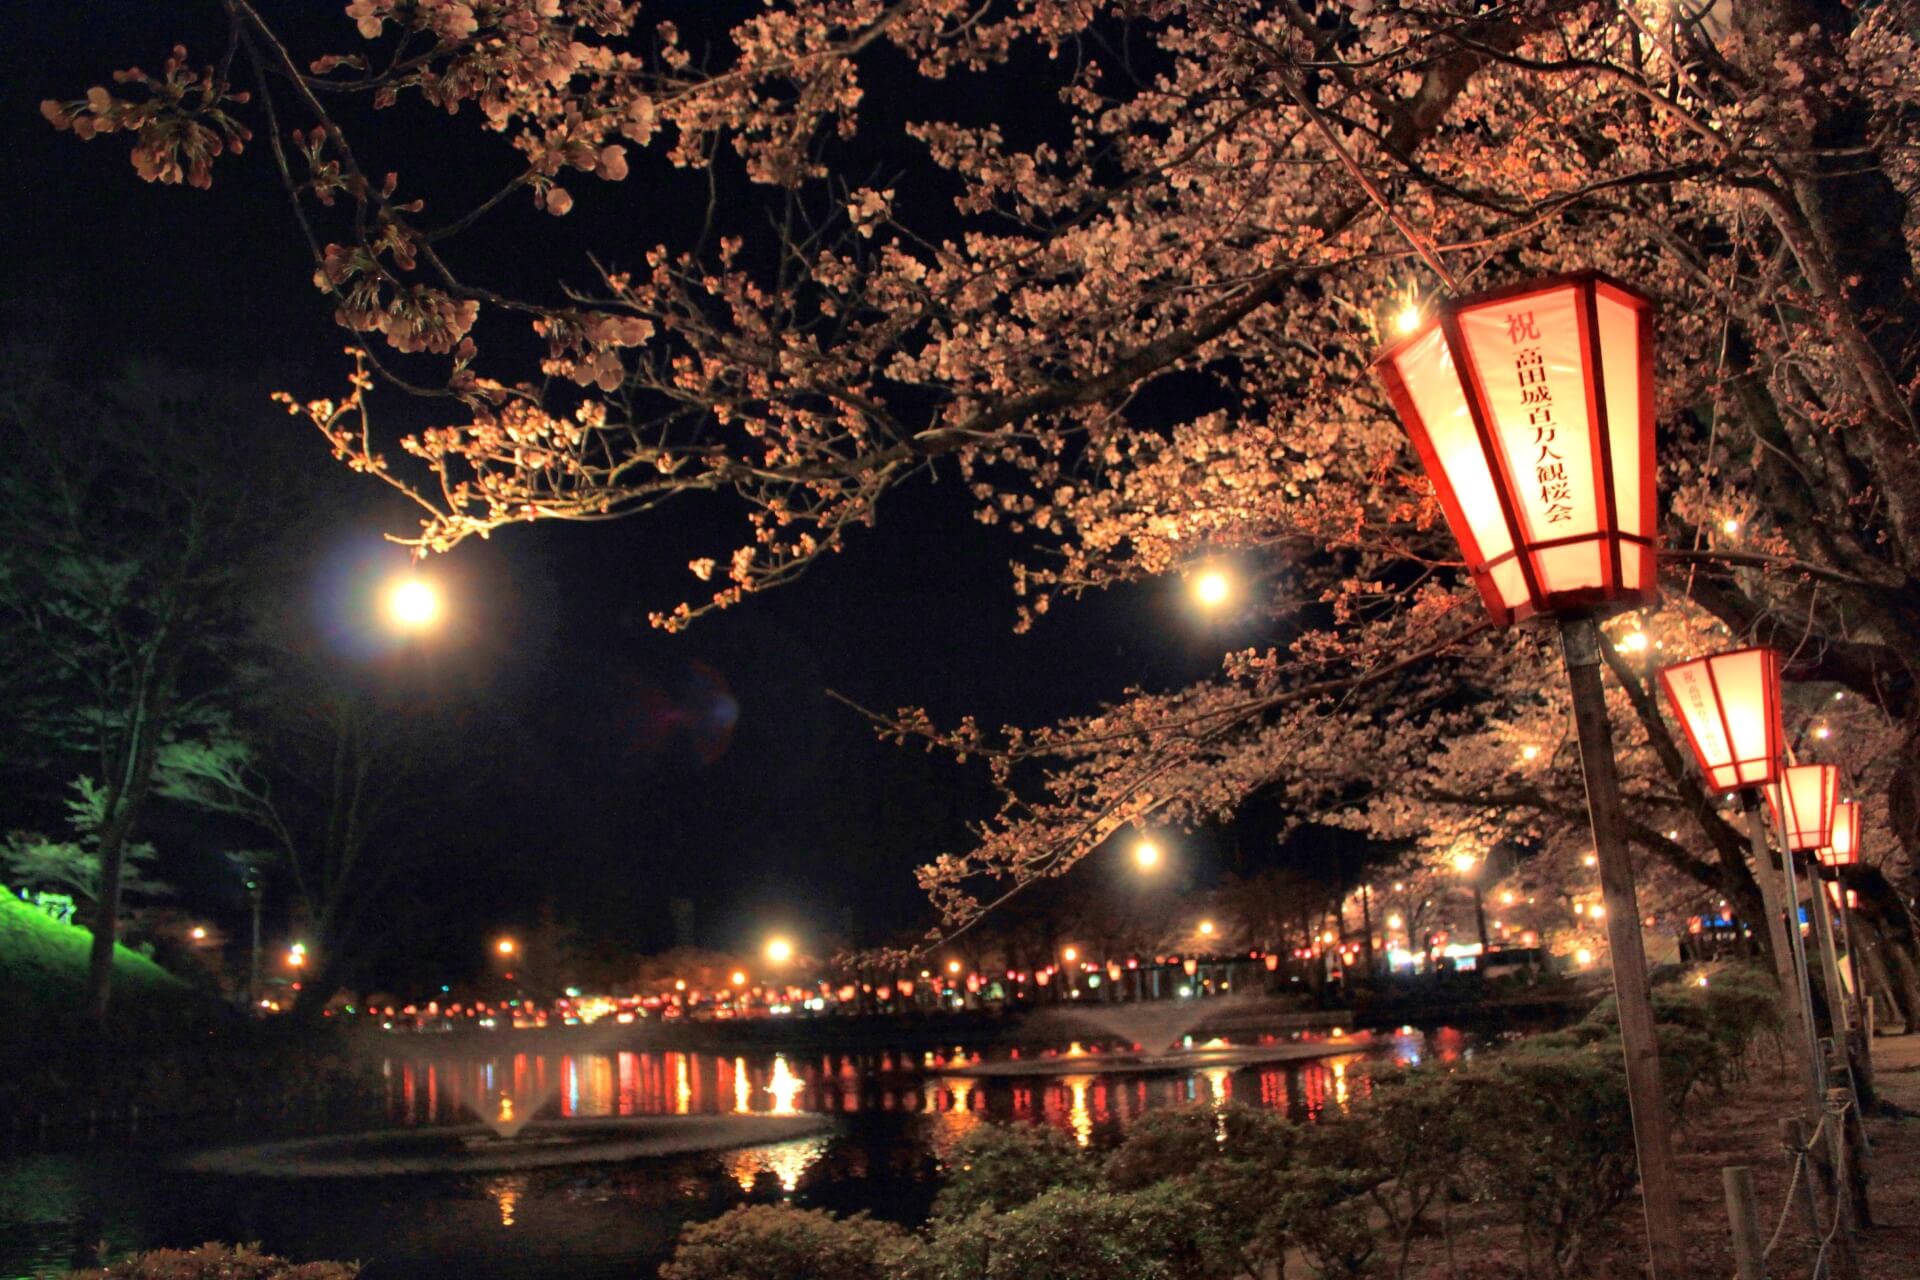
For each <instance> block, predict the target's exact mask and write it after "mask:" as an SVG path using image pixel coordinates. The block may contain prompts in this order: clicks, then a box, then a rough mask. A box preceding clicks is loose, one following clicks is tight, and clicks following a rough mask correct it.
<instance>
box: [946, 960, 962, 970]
mask: <svg viewBox="0 0 1920 1280" xmlns="http://www.w3.org/2000/svg"><path fill="white" fill-rule="evenodd" d="M947 972H948V973H958V972H960V962H959V961H958V960H949V961H947Z"/></svg>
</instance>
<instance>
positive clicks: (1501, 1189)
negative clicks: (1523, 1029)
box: [1461, 1044, 1637, 1275]
mask: <svg viewBox="0 0 1920 1280" xmlns="http://www.w3.org/2000/svg"><path fill="white" fill-rule="evenodd" d="M1461 1088H1462V1096H1463V1098H1464V1100H1465V1102H1466V1104H1467V1105H1466V1108H1465V1110H1466V1119H1467V1123H1468V1124H1469V1126H1470V1128H1469V1130H1468V1133H1469V1142H1470V1144H1471V1151H1472V1164H1473V1172H1474V1174H1475V1177H1476V1180H1477V1182H1478V1185H1479V1189H1480V1192H1481V1194H1482V1195H1483V1196H1484V1197H1486V1198H1487V1199H1490V1200H1493V1201H1495V1202H1497V1203H1499V1204H1501V1205H1503V1206H1505V1207H1506V1208H1507V1210H1508V1211H1509V1213H1510V1214H1511V1216H1512V1217H1513V1219H1514V1221H1515V1222H1516V1223H1517V1224H1518V1225H1519V1227H1520V1231H1521V1239H1522V1241H1523V1243H1524V1246H1525V1248H1526V1250H1527V1254H1528V1257H1529V1262H1530V1263H1531V1259H1532V1257H1533V1256H1534V1254H1535V1252H1536V1250H1540V1251H1543V1252H1544V1255H1545V1257H1546V1260H1547V1263H1548V1265H1549V1267H1550V1268H1551V1269H1552V1272H1553V1274H1554V1275H1562V1274H1564V1273H1565V1268H1566V1266H1567V1264H1568V1263H1569V1262H1570V1261H1571V1260H1572V1259H1573V1257H1574V1256H1575V1255H1576V1254H1577V1253H1578V1252H1579V1251H1580V1247H1581V1245H1582V1244H1583V1243H1584V1242H1585V1241H1586V1240H1587V1239H1588V1238H1589V1237H1590V1235H1591V1234H1592V1233H1593V1231H1594V1229H1595V1228H1597V1227H1598V1226H1599V1225H1600V1224H1601V1223H1602V1222H1603V1221H1604V1220H1605V1219H1606V1217H1607V1216H1608V1215H1609V1214H1611V1213H1612V1212H1613V1211H1614V1209H1616V1208H1617V1207H1618V1206H1619V1204H1620V1202H1621V1201H1622V1200H1624V1199H1625V1198H1626V1196H1627V1194H1628V1192H1630V1191H1631V1190H1632V1189H1633V1185H1634V1182H1635V1180H1636V1177H1637V1171H1636V1167H1635V1163H1634V1147H1633V1122H1632V1118H1631V1116H1630V1114H1629V1112H1628V1108H1627V1090H1626V1077H1625V1074H1624V1073H1623V1072H1622V1070H1621V1067H1620V1062H1619V1057H1618V1054H1617V1052H1616V1053H1615V1054H1613V1055H1607V1054H1604V1053H1596V1052H1594V1051H1593V1050H1591V1049H1588V1050H1581V1051H1576V1052H1566V1051H1553V1050H1541V1049H1529V1048H1528V1047H1527V1046H1526V1045H1524V1044H1521V1045H1516V1046H1514V1047H1513V1048H1512V1049H1509V1050H1508V1051H1506V1052H1504V1053H1501V1054H1500V1055H1498V1056H1497V1057H1496V1058H1495V1059H1494V1060H1493V1061H1492V1063H1491V1064H1490V1065H1488V1066H1486V1067H1482V1068H1477V1069H1475V1070H1473V1071H1470V1072H1467V1073H1464V1074H1463V1076H1462V1078H1461Z"/></svg>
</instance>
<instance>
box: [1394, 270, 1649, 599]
mask: <svg viewBox="0 0 1920 1280" xmlns="http://www.w3.org/2000/svg"><path fill="white" fill-rule="evenodd" d="M1375 368H1376V370H1377V371H1378V372H1379V374H1380V378H1381V380H1382V382H1384V383H1385V384H1386V388H1387V393H1388V394H1389V395H1390V396H1391V397H1392V398H1393V403H1394V408H1395V409H1396V410H1397V411H1398V413H1399V415H1400V421H1401V423H1402V424H1403V425H1404V426H1405V427H1406V429H1407V434H1408V435H1409V436H1411V437H1412V438H1413V444H1414V447H1415V448H1416V449H1417V450H1419V453H1420V460H1421V462H1422V463H1424V464H1425V466H1426V471H1427V475H1428V477H1429V478H1430V479H1431V480H1432V481H1433V485H1434V489H1435V492H1436V495H1437V496H1438V498H1439V500H1440V506H1441V509H1442V510H1443V511H1445V512H1446V516H1447V525H1448V527H1449V528H1450V529H1452V530H1453V535H1454V537H1455V539H1456V540H1458V542H1459V543H1460V549H1461V550H1462V552H1464V553H1465V556H1466V561H1467V568H1468V570H1469V572H1471V574H1472V575H1473V580H1474V584H1475V585H1476V586H1478V587H1479V589H1480V595H1481V598H1482V599H1483V600H1484V601H1485V602H1486V605H1487V610H1488V612H1490V613H1491V614H1492V615H1493V621H1494V624H1495V625H1496V626H1502V627H1505V626H1510V625H1512V624H1513V623H1515V622H1518V621H1522V620H1524V619H1526V618H1530V617H1532V616H1534V615H1535V614H1540V613H1550V612H1555V611H1560V610H1591V609H1594V608H1596V607H1600V606H1611V607H1628V606H1632V605H1639V604H1647V603H1650V602H1652V601H1653V600H1654V599H1655V598H1656V597H1657V595H1658V594H1659V588H1658V584H1657V582H1656V577H1655V563H1654V562H1655V541H1656V538H1657V535H1658V527H1659V522H1658V513H1657V512H1656V510H1655V502H1654V452H1653V306H1652V303H1651V302H1650V301H1649V300H1648V299H1647V298H1646V297H1645V296H1644V295H1642V294H1640V293H1638V292H1636V291H1634V290H1632V289H1629V288H1627V287H1626V286H1625V285H1622V284H1619V283H1617V282H1615V281H1613V280H1610V279H1608V278H1607V277H1605V276H1602V275H1599V274H1596V273H1594V272H1579V273H1575V274H1573V275H1566V276H1557V277H1553V278H1550V279H1546V280H1535V281H1531V282H1528V283H1526V284H1522V285H1517V286H1514V287H1511V288H1506V289H1500V290H1496V291H1494V292H1491V293H1483V294H1478V295H1476V296H1474V297H1470V298H1462V299H1460V300H1458V301H1454V302H1447V303H1442V304H1440V305H1439V306H1438V307H1436V308H1435V309H1434V311H1433V313H1432V315H1431V316H1430V317H1429V319H1428V320H1427V322H1426V324H1425V325H1424V326H1423V327H1421V328H1420V329H1418V330H1416V331H1415V332H1414V333H1412V334H1411V335H1409V336H1408V337H1407V338H1406V339H1405V340H1403V341H1401V342H1397V343H1395V344H1394V345H1393V346H1391V347H1389V348H1387V350H1386V351H1384V352H1382V353H1381V355H1380V357H1379V359H1378V360H1377V361H1376V362H1375Z"/></svg>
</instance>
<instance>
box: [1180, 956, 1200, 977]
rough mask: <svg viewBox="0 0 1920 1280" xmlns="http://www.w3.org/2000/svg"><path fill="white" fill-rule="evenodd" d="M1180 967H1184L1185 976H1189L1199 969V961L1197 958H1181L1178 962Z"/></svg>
mask: <svg viewBox="0 0 1920 1280" xmlns="http://www.w3.org/2000/svg"><path fill="white" fill-rule="evenodd" d="M1180 967H1181V968H1182V969H1185V970H1186V971H1187V976H1188V977H1189V978H1191V977H1192V976H1193V975H1194V974H1196V973H1198V972H1199V971H1200V962H1199V961H1198V960H1183V961H1182V962H1181V963H1180Z"/></svg>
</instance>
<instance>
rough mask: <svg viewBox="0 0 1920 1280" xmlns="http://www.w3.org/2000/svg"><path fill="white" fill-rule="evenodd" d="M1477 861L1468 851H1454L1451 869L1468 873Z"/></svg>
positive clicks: (1462, 873) (1464, 873)
mask: <svg viewBox="0 0 1920 1280" xmlns="http://www.w3.org/2000/svg"><path fill="white" fill-rule="evenodd" d="M1479 861H1480V860H1479V859H1478V858H1476V857H1474V856H1473V855H1472V854H1470V853H1456V854H1454V855H1453V869H1454V870H1455V871H1458V872H1459V873H1460V874H1461V875H1463V876H1464V875H1467V874H1470V873H1471V872H1472V871H1473V868H1474V866H1475V864H1476V863H1478V862H1479Z"/></svg>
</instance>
